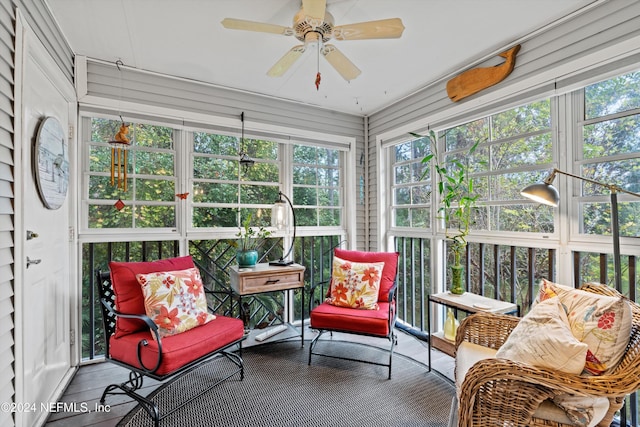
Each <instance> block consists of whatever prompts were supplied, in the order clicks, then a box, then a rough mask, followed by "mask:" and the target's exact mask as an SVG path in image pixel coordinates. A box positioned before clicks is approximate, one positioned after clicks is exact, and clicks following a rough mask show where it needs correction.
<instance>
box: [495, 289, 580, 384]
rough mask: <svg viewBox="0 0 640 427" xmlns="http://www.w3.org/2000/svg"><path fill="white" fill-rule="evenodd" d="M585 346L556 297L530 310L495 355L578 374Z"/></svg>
mask: <svg viewBox="0 0 640 427" xmlns="http://www.w3.org/2000/svg"><path fill="white" fill-rule="evenodd" d="M587 350H588V346H587V344H585V343H581V342H580V341H578V340H577V339H576V338H575V337H574V336H573V334H572V333H571V329H569V323H568V320H567V316H566V314H565V313H564V310H563V309H562V307H561V306H560V301H559V299H558V298H557V297H555V298H548V299H546V300H544V301H542V302H541V303H539V304H536V306H535V307H533V308H532V309H531V311H529V313H527V314H526V315H525V316H524V317H523V318H522V319H520V321H519V322H518V325H517V326H516V327H515V328H514V330H513V331H512V332H511V334H510V335H509V338H507V340H506V341H505V343H504V344H503V345H502V346H501V347H500V349H499V350H498V352H497V353H496V357H499V358H503V359H510V360H515V361H519V362H524V363H528V364H530V365H533V366H537V367H539V368H549V369H553V370H556V371H560V372H566V373H568V374H574V375H578V374H580V373H581V372H582V370H583V369H584V365H585V357H586V354H587Z"/></svg>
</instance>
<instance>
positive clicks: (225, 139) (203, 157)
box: [192, 132, 281, 228]
mask: <svg viewBox="0 0 640 427" xmlns="http://www.w3.org/2000/svg"><path fill="white" fill-rule="evenodd" d="M244 145H245V147H250V148H249V150H248V151H249V155H250V156H251V158H252V159H253V160H254V161H255V163H254V165H253V166H251V167H248V168H244V167H242V166H241V165H240V162H239V156H238V153H239V152H240V147H239V138H237V137H235V136H229V135H224V134H212V133H204V132H194V133H193V167H192V171H193V219H192V225H193V227H195V228H203V227H238V226H239V225H240V224H241V221H242V220H243V219H244V218H246V215H249V214H251V216H252V225H264V226H268V225H270V222H271V213H270V212H267V211H266V208H268V207H270V206H271V205H273V202H275V201H276V200H277V198H278V191H279V188H280V187H279V183H280V163H281V162H280V161H279V157H278V152H279V144H278V143H277V142H274V141H269V140H263V139H245V141H244ZM239 206H240V207H241V208H242V209H241V212H239V211H238V207H239ZM239 213H240V216H239Z"/></svg>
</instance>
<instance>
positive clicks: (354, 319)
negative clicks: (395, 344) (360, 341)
mask: <svg viewBox="0 0 640 427" xmlns="http://www.w3.org/2000/svg"><path fill="white" fill-rule="evenodd" d="M378 305H379V306H380V309H379V310H358V309H356V308H348V307H336V306H335V305H331V304H328V303H322V304H320V305H318V306H317V307H315V308H314V309H313V310H311V315H310V318H311V328H313V329H324V330H334V331H344V332H355V333H360V334H368V335H376V336H380V337H387V336H389V333H390V332H391V331H390V330H389V303H388V302H379V303H378ZM391 315H392V316H393V311H392V312H391Z"/></svg>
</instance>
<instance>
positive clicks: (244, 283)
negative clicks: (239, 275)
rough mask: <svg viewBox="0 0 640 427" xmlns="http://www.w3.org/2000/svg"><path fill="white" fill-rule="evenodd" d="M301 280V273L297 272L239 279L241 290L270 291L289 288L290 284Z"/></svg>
mask: <svg viewBox="0 0 640 427" xmlns="http://www.w3.org/2000/svg"><path fill="white" fill-rule="evenodd" d="M301 282H302V274H301V273H297V272H292V273H287V274H269V275H261V276H259V277H245V278H243V279H242V280H241V287H242V290H243V291H245V292H247V291H253V290H255V291H260V292H270V291H277V290H280V289H283V287H285V288H291V287H292V285H295V284H299V283H301Z"/></svg>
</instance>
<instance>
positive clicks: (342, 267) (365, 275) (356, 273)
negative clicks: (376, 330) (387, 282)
mask: <svg viewBox="0 0 640 427" xmlns="http://www.w3.org/2000/svg"><path fill="white" fill-rule="evenodd" d="M383 268H384V262H374V263H364V262H351V261H346V260H344V259H341V258H338V257H335V256H334V257H333V269H332V272H331V287H330V290H329V297H328V298H327V299H326V300H325V302H327V303H329V304H333V305H335V306H339V307H350V308H358V309H366V310H377V309H378V292H379V291H380V279H381V277H382V269H383Z"/></svg>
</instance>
